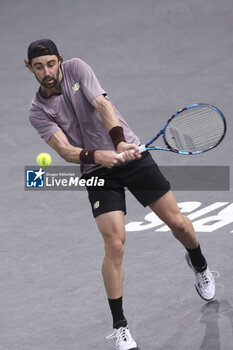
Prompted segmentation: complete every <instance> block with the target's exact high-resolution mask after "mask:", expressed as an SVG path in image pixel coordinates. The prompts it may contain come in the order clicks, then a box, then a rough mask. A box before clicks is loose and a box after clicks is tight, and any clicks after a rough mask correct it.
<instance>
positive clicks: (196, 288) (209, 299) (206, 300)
mask: <svg viewBox="0 0 233 350" xmlns="http://www.w3.org/2000/svg"><path fill="white" fill-rule="evenodd" d="M194 287H195V289H196V291H197V293H198V295H199V296H200V297H201V298H202V299H203V300H205V301H212V300H213V299H214V297H215V295H214V296H213V298H211V299H206V298H204V297H203V296H202V295H201V293H200V292H199V290H198V289H197V286H196V284H194Z"/></svg>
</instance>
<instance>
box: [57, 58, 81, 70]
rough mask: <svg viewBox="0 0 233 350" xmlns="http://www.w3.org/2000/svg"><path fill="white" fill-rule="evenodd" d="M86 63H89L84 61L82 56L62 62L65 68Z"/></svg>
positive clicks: (76, 66)
mask: <svg viewBox="0 0 233 350" xmlns="http://www.w3.org/2000/svg"><path fill="white" fill-rule="evenodd" d="M84 65H87V63H86V62H84V61H83V60H82V59H81V58H71V59H70V60H66V61H64V62H62V68H63V69H70V68H71V69H72V68H79V67H82V66H84Z"/></svg>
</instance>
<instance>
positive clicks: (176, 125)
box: [139, 104, 227, 155]
mask: <svg viewBox="0 0 233 350" xmlns="http://www.w3.org/2000/svg"><path fill="white" fill-rule="evenodd" d="M226 129H227V127H226V121H225V118H224V116H223V114H222V112H221V111H220V110H219V109H218V108H216V107H214V106H211V105H208V104H193V105H190V106H187V107H185V108H182V109H180V110H179V111H178V112H176V113H175V114H173V115H172V116H171V117H170V118H169V120H168V121H167V122H166V124H165V125H164V127H163V128H162V129H161V130H160V131H159V132H158V133H157V135H155V136H154V137H153V138H152V139H151V140H150V141H148V142H146V143H145V144H144V145H141V146H139V153H142V152H145V151H148V150H160V151H170V152H175V153H178V154H185V155H191V154H200V153H203V152H207V151H209V150H211V149H212V148H214V147H216V146H217V145H219V143H220V142H221V141H222V140H223V138H224V136H225V134H226ZM160 136H161V137H160ZM159 137H160V144H161V138H162V139H163V145H161V146H160V145H158V146H157V145H152V143H154V142H155V141H156V140H158V138H159Z"/></svg>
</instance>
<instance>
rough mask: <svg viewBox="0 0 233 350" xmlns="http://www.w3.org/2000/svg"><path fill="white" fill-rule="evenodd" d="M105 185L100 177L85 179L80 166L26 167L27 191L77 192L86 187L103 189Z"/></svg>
mask: <svg viewBox="0 0 233 350" xmlns="http://www.w3.org/2000/svg"><path fill="white" fill-rule="evenodd" d="M32 169H33V170H32ZM104 183H105V180H104V179H102V178H99V177H98V176H88V177H86V178H83V177H82V174H81V171H80V167H79V166H49V167H45V168H43V169H42V168H39V167H38V169H36V167H33V166H26V167H25V190H28V191H29V190H33V191H36V190H40V191H77V190H85V189H86V187H96V188H103V186H104Z"/></svg>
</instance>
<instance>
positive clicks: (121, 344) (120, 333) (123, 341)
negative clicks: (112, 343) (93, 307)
mask: <svg viewBox="0 0 233 350" xmlns="http://www.w3.org/2000/svg"><path fill="white" fill-rule="evenodd" d="M114 338H115V339H116V347H115V349H116V350H133V349H138V347H137V344H136V342H135V341H134V340H133V338H132V335H131V334H130V331H129V328H128V326H126V327H121V328H119V329H115V330H114V332H113V333H112V334H110V335H109V336H107V337H106V339H114Z"/></svg>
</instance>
